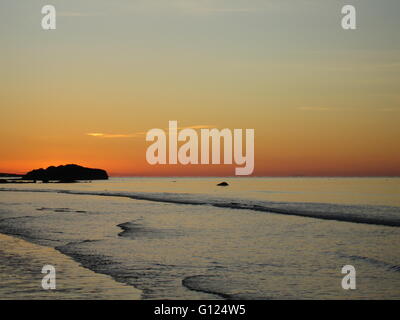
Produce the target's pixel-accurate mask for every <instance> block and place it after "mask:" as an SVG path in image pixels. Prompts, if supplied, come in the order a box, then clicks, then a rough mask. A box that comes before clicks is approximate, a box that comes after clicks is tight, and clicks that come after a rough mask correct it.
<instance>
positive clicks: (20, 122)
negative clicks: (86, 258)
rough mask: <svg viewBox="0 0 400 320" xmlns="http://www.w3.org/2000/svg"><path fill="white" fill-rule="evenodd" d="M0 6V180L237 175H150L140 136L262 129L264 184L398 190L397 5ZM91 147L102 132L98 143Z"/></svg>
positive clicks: (204, 170)
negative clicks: (47, 15) (41, 173)
mask: <svg viewBox="0 0 400 320" xmlns="http://www.w3.org/2000/svg"><path fill="white" fill-rule="evenodd" d="M47 2H49V1H29V2H28V1H11V0H5V1H2V2H1V4H0V24H1V28H0V37H1V61H0V65H1V68H0V70H1V78H0V79H1V80H0V81H1V86H0V108H1V113H0V114H1V119H2V121H1V125H0V142H1V148H0V172H13V173H14V172H15V173H24V172H26V171H29V170H31V169H34V168H38V167H47V166H49V165H60V164H67V163H77V164H81V165H84V166H89V167H98V168H104V169H106V170H107V171H108V172H109V173H110V174H111V175H116V176H118V175H132V176H135V175H140V176H147V175H151V176H163V175H172V176H179V175H187V176H196V175H211V176H215V175H221V176H222V175H233V174H234V169H233V167H235V166H226V165H208V166H199V165H189V166H182V165H166V166H160V165H158V166H151V165H149V164H147V163H146V159H145V152H146V148H147V146H148V145H149V144H150V143H149V142H146V141H145V135H144V134H143V132H146V131H148V130H149V129H152V128H166V127H167V126H168V121H169V120H177V121H178V124H179V126H180V127H200V126H206V127H215V128H219V129H222V128H230V129H234V128H243V129H245V128H253V129H255V171H254V175H258V176H263V175H265V176H291V175H310V176H320V175H323V176H326V175H328V176H335V175H339V176H377V175H383V176H396V175H400V148H399V138H400V80H399V79H400V41H399V40H400V39H399V30H400V19H398V12H400V10H399V9H400V2H398V1H389V0H387V1H382V2H378V1H372V0H365V1H357V0H356V1H352V2H353V4H354V5H355V6H356V8H357V30H352V31H345V30H343V29H342V28H341V25H340V19H341V16H342V15H341V13H340V9H341V6H342V5H344V4H345V2H342V1H329V2H325V1H312V0H311V1H310V0H308V1H306V0H298V1H294V0H293V1H289V0H285V1H278V0H271V1H258V0H257V1H244V0H235V1H228V0H217V1H211V0H210V1H207V0H203V1H195V0H186V1H177V0H172V1H162V0H146V1H144V0H139V1H123V0H118V1H105V0H97V1H89V0H87V1H77V0H74V1H56V0H54V1H50V2H51V3H52V4H53V5H54V6H55V7H56V9H57V29H56V30H51V31H44V30H42V29H41V24H40V22H41V18H42V14H41V12H40V10H41V7H42V6H43V5H45V4H48V3H47ZM93 133H100V134H97V135H93Z"/></svg>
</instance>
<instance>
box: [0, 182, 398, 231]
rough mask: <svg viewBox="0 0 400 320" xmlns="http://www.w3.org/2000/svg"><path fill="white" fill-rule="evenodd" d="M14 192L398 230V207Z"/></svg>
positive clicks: (168, 195)
mask: <svg viewBox="0 0 400 320" xmlns="http://www.w3.org/2000/svg"><path fill="white" fill-rule="evenodd" d="M0 191H13V192H52V193H54V192H55V193H65V194H77V195H94V196H111V197H126V198H131V199H136V200H147V201H155V202H165V203H174V204H186V205H208V206H214V207H218V208H229V209H241V210H252V211H259V212H266V213H276V214H284V215H294V216H302V217H309V218H316V219H325V220H336V221H344V222H353V223H363V224H374V225H381V226H390V227H400V207H392V206H378V205H343V204H332V203H310V202H276V201H260V200H248V199H240V200H238V199H229V198H215V197H213V196H211V195H206V194H187V193H162V192H154V193H153V192H117V191H81V190H79V191H77V190H60V189H15V188H0Z"/></svg>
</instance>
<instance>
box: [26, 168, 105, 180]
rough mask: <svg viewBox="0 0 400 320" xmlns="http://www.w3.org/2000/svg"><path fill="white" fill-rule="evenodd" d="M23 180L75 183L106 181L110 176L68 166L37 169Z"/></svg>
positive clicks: (93, 170)
mask: <svg viewBox="0 0 400 320" xmlns="http://www.w3.org/2000/svg"><path fill="white" fill-rule="evenodd" d="M22 179H23V180H42V181H51V180H53V181H54V180H58V181H60V182H64V181H65V182H73V181H76V180H106V179H108V174H107V172H106V171H105V170H102V169H92V168H85V167H82V166H78V165H76V164H67V165H65V166H58V167H54V166H51V167H48V168H47V169H42V168H41V169H36V170H32V171H30V172H28V173H27V174H26V175H24V176H22Z"/></svg>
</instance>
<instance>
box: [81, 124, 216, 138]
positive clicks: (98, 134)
mask: <svg viewBox="0 0 400 320" xmlns="http://www.w3.org/2000/svg"><path fill="white" fill-rule="evenodd" d="M215 127H216V126H214V125H203V124H198V125H193V126H188V127H178V129H179V130H181V129H186V128H190V129H208V128H215ZM164 130H165V132H166V133H167V134H168V128H164ZM146 134H147V131H138V132H135V133H103V132H89V133H86V135H88V136H90V137H95V138H121V139H122V138H139V137H142V136H144V135H146Z"/></svg>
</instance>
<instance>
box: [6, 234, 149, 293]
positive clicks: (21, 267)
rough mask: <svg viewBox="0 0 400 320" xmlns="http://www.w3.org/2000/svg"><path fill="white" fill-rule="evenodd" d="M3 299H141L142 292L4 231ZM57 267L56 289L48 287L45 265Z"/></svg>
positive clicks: (56, 252) (52, 249) (69, 258)
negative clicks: (45, 278)
mask: <svg viewBox="0 0 400 320" xmlns="http://www.w3.org/2000/svg"><path fill="white" fill-rule="evenodd" d="M0 261H1V264H0V283H1V284H2V285H1V286H0V300H15V299H17V300H26V299H34V300H39V299H40V300H44V299H51V300H55V299H56V300H69V299H74V300H80V299H85V300H86V299H90V300H101V299H108V300H110V299H111V300H112V299H114V300H140V299H141V291H140V290H139V289H136V288H135V287H133V286H130V285H126V284H122V283H120V282H117V281H115V280H114V279H113V278H111V277H110V276H107V275H104V274H101V273H96V272H94V271H92V270H90V269H87V268H85V267H83V266H82V265H80V264H79V263H78V262H76V261H75V260H74V259H73V258H71V257H69V256H67V255H65V254H62V253H61V252H59V251H58V250H56V249H55V248H51V247H46V246H42V245H38V244H35V243H32V242H29V241H28V240H25V239H23V238H21V237H18V236H14V235H9V234H4V233H1V232H0ZM47 264H50V265H53V266H54V267H55V269H56V289H55V290H44V289H43V288H42V287H41V281H42V279H43V277H44V276H45V274H42V273H41V270H42V267H43V266H44V265H47Z"/></svg>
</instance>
